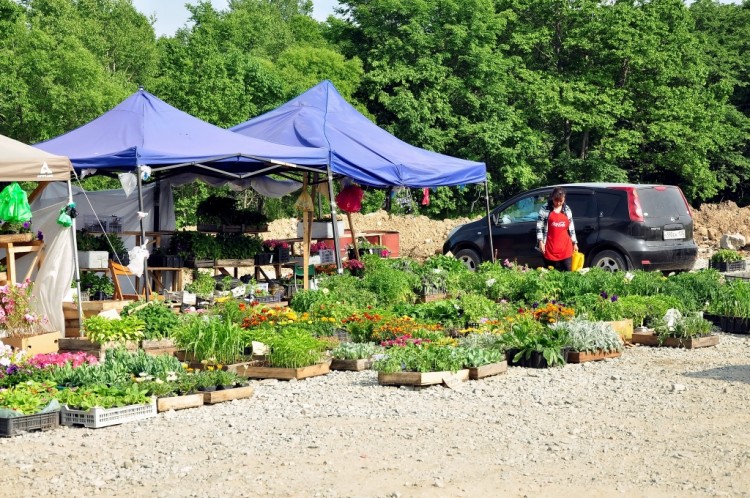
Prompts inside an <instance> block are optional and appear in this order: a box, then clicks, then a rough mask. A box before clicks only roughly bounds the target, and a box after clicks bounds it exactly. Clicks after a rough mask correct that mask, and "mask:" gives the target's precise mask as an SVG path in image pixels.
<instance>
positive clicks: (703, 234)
mask: <svg viewBox="0 0 750 498" xmlns="http://www.w3.org/2000/svg"><path fill="white" fill-rule="evenodd" d="M693 218H694V220H695V230H694V232H695V241H696V243H697V244H698V245H699V246H701V249H702V251H701V252H703V253H705V252H711V251H713V250H715V249H718V247H719V241H720V240H721V236H722V235H724V234H726V233H741V234H742V235H744V236H745V238H746V240H748V241H750V206H749V207H743V208H740V207H738V206H737V204H735V203H734V202H731V201H729V202H722V203H719V204H704V205H702V206H701V207H700V208H698V209H694V210H693ZM474 219H478V218H474ZM352 221H353V223H354V229H355V232H356V233H366V232H368V231H371V230H379V231H397V232H399V242H400V249H399V253H400V255H401V256H409V257H412V258H416V259H424V258H427V257H429V256H431V255H433V254H440V253H441V252H442V248H443V242H445V239H446V237H447V236H448V232H450V230H451V229H452V228H454V227H456V226H458V225H461V224H463V223H468V222H469V221H472V219H471V218H457V219H450V220H431V219H430V218H428V217H426V216H413V215H407V216H396V215H390V214H389V213H387V212H386V211H378V212H376V213H371V214H365V215H362V214H354V215H352ZM347 228H348V224H347ZM269 231H270V233H269V234H267V235H266V236H267V237H268V238H293V237H296V236H297V219H296V218H285V219H280V220H276V221H274V222H272V223H271V224H270V225H269Z"/></svg>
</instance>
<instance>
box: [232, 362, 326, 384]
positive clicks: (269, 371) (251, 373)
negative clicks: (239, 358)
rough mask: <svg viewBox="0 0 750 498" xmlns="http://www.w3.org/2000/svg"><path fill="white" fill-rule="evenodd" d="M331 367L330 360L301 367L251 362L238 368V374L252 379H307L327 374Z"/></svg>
mask: <svg viewBox="0 0 750 498" xmlns="http://www.w3.org/2000/svg"><path fill="white" fill-rule="evenodd" d="M330 367H331V361H330V360H328V361H325V362H323V363H318V364H317V365H311V366H309V367H300V368H276V367H269V366H263V365H262V364H261V365H258V364H251V365H248V366H246V367H245V368H244V369H238V370H237V375H239V376H241V377H247V378H250V379H279V380H292V379H297V380H300V379H306V378H307V377H316V376H318V375H325V374H327V373H328V372H329V371H330Z"/></svg>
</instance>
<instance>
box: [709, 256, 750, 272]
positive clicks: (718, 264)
mask: <svg viewBox="0 0 750 498" xmlns="http://www.w3.org/2000/svg"><path fill="white" fill-rule="evenodd" d="M708 266H709V268H713V269H714V270H719V271H720V272H727V271H745V266H746V261H745V260H744V259H743V260H741V261H709V262H708Z"/></svg>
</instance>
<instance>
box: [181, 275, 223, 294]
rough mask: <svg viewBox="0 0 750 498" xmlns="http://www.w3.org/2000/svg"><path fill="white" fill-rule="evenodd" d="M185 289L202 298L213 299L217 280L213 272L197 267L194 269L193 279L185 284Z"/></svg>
mask: <svg viewBox="0 0 750 498" xmlns="http://www.w3.org/2000/svg"><path fill="white" fill-rule="evenodd" d="M185 290H186V291H188V292H190V293H192V294H195V295H196V296H198V297H199V298H201V299H204V300H211V299H213V296H214V290H216V280H215V279H214V277H212V276H211V274H209V273H207V272H203V271H200V270H198V269H196V270H195V271H193V281H192V282H190V283H189V284H187V285H185Z"/></svg>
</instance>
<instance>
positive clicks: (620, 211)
mask: <svg viewBox="0 0 750 498" xmlns="http://www.w3.org/2000/svg"><path fill="white" fill-rule="evenodd" d="M596 197H597V201H598V204H599V213H598V216H599V217H600V218H627V217H628V206H627V197H626V195H625V193H624V192H622V193H620V192H597V194H596Z"/></svg>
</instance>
